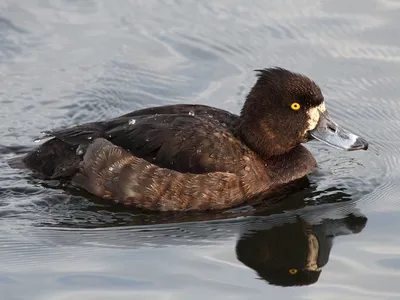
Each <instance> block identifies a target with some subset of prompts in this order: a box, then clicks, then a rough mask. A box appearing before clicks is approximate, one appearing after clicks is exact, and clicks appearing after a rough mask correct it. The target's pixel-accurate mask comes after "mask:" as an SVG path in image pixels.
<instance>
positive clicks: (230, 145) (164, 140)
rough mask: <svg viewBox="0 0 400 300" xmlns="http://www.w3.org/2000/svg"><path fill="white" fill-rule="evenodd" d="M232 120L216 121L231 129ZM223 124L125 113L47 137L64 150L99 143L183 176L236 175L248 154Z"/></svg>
mask: <svg viewBox="0 0 400 300" xmlns="http://www.w3.org/2000/svg"><path fill="white" fill-rule="evenodd" d="M228 114H229V113H228ZM228 116H229V118H228ZM237 118H238V117H237V116H235V115H231V114H229V115H226V116H225V117H224V118H222V121H226V122H228V124H233V123H234V121H235V120H237ZM228 124H226V123H224V122H221V120H220V119H218V118H216V117H212V118H210V117H209V116H205V114H203V115H202V114H200V113H199V115H196V113H194V114H189V113H188V114H167V113H165V114H152V115H151V114H143V115H134V116H133V114H128V115H125V116H121V117H119V118H116V119H112V120H110V121H105V122H95V123H87V124H83V125H79V126H75V127H72V128H68V129H62V130H54V131H51V132H49V133H48V134H49V135H51V136H54V137H56V138H57V139H59V140H61V141H64V142H65V143H68V144H70V145H89V144H91V143H92V142H93V141H94V140H95V139H97V138H104V139H107V140H109V141H110V142H111V143H113V144H114V145H117V146H120V147H122V148H123V149H125V150H127V151H129V152H130V153H132V154H133V155H135V156H137V157H139V158H143V159H145V160H147V161H149V162H150V163H152V164H155V165H158V166H159V167H162V168H168V169H173V170H176V171H179V172H183V173H206V172H215V171H220V172H236V171H237V170H238V168H240V163H239V160H240V159H241V157H242V156H243V154H244V153H245V152H247V151H249V150H248V148H247V147H246V146H245V145H243V144H242V143H241V141H240V140H238V139H237V138H236V137H235V136H234V134H233V131H232V128H230V127H229V126H228Z"/></svg>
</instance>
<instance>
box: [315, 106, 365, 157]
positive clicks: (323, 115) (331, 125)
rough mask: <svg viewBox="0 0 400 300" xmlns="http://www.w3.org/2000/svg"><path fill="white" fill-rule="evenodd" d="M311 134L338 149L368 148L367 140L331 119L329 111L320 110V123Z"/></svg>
mask: <svg viewBox="0 0 400 300" xmlns="http://www.w3.org/2000/svg"><path fill="white" fill-rule="evenodd" d="M310 134H311V136H312V137H314V138H315V139H317V140H319V141H321V142H324V143H326V144H328V145H330V146H332V147H334V148H337V149H341V150H347V151H354V150H367V149H368V142H367V141H366V140H364V139H363V138H360V137H359V136H357V135H355V134H354V133H351V132H349V131H347V130H345V129H343V128H341V127H340V126H339V125H338V124H336V123H335V122H334V121H333V120H332V119H331V117H330V115H329V114H328V112H327V111H324V112H322V111H320V118H319V121H318V124H317V126H316V127H315V128H314V129H313V130H311V131H310Z"/></svg>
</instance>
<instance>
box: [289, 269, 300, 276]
mask: <svg viewBox="0 0 400 300" xmlns="http://www.w3.org/2000/svg"><path fill="white" fill-rule="evenodd" d="M297 272H298V271H297V269H289V273H290V274H292V275H294V274H296V273H297Z"/></svg>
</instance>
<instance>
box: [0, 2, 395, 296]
mask: <svg viewBox="0 0 400 300" xmlns="http://www.w3.org/2000/svg"><path fill="white" fill-rule="evenodd" d="M246 3H247V2H246ZM399 14H400V4H399V3H398V2H397V1H395V0H376V1H372V0H371V1H365V0H356V1H351V2H348V1H344V0H342V1H336V0H327V1H314V0H300V1H278V0H273V1H262V0H260V1H251V2H248V3H247V4H245V2H243V1H239V0H235V1H234V0H232V1H221V0H220V1H178V0H162V1H148V0H147V1H139V0H136V1H133V0H132V1H119V2H118V5H116V4H115V3H113V2H112V1H106V0H84V1H71V0H70V1H67V0H42V1H39V0H31V1H22V0H12V1H2V2H1V3H0V101H1V104H2V105H1V110H0V119H1V120H2V122H1V124H0V132H1V140H0V153H1V160H0V164H1V171H0V180H1V183H2V185H1V187H0V195H1V197H0V198H1V199H0V288H1V290H2V299H13V300H14V299H33V300H35V299H59V300H61V299H62V300H66V299H204V298H206V299H265V298H266V297H267V298H274V299H324V300H326V299H338V298H339V299H340V298H342V299H394V298H395V299H397V298H398V297H399V296H400V287H399V285H398V278H399V275H400V254H399V253H400V238H399V236H398V228H399V226H400V221H399V218H398V217H397V216H398V215H399V209H400V205H399V204H398V197H397V195H398V194H399V192H400V185H399V184H398V182H399V176H400V173H399V171H398V170H399V169H400V168H399V166H400V159H399V157H400V154H399V151H400V150H399V149H400V140H399V138H398V137H399V135H398V132H399V130H400V122H399V121H398V115H399V111H400V108H399V104H398V103H399V99H398V95H399V86H400V76H399V75H398V74H399V71H398V70H399V67H400V40H399V39H398V38H396V36H397V33H398V28H399V25H400V21H399ZM276 65H277V66H281V67H285V68H288V69H291V70H294V71H298V72H302V73H305V74H307V75H309V76H310V77H312V78H313V79H314V80H315V81H316V82H317V83H318V84H319V85H320V86H321V88H322V89H323V92H324V95H325V97H326V101H327V103H326V104H327V107H328V109H329V110H330V113H331V115H332V116H333V117H334V118H335V119H336V120H337V121H338V122H339V123H340V124H341V125H343V126H344V127H346V128H348V129H351V130H352V131H353V132H355V133H357V134H359V135H361V136H362V137H364V138H366V139H367V140H368V141H369V142H370V149H369V150H368V151H367V152H361V151H359V152H353V153H345V152H341V151H338V150H335V149H333V148H329V147H328V146H324V145H322V144H321V143H317V142H313V143H310V144H309V145H308V147H309V148H310V149H311V151H312V152H313V153H314V155H315V156H316V158H317V160H318V162H319V171H318V172H317V173H316V174H314V175H313V176H311V178H310V181H311V185H310V186H309V187H308V188H304V189H301V190H296V191H293V192H292V194H291V196H290V197H287V199H285V200H286V202H285V203H286V204H285V205H286V206H285V207H284V208H278V207H266V208H263V209H259V210H257V211H254V210H252V209H251V208H248V207H245V208H241V209H238V210H235V211H233V212H230V213H225V214H219V215H210V216H207V220H205V217H204V216H179V215H177V216H174V217H167V216H164V215H143V214H140V213H138V212H135V211H129V210H125V209H124V208H123V207H116V206H111V205H109V204H108V203H104V202H102V201H99V200H97V199H93V198H91V197H89V196H86V197H83V196H82V195H79V194H76V193H74V192H73V191H68V190H63V189H61V188H60V187H62V184H61V183H59V182H52V181H50V182H41V181H40V180H38V179H36V178H35V177H33V176H31V175H30V174H27V173H25V172H20V171H16V170H12V169H10V168H9V167H8V166H7V164H6V163H5V160H6V159H8V158H11V157H13V156H15V155H16V154H21V153H25V152H26V151H28V149H30V148H31V147H34V146H36V145H37V143H34V139H35V138H37V137H38V136H40V132H42V131H44V132H45V131H46V130H49V129H53V128H59V127H62V126H71V125H75V124H78V123H82V122H89V121H95V120H101V119H103V118H109V117H114V116H117V115H119V114H123V113H126V112H129V111H131V110H134V109H140V108H144V107H149V106H154V105H161V104H173V103H183V102H184V103H201V104H209V105H213V106H217V107H221V108H225V109H228V110H230V111H232V112H235V113H238V112H239V110H240V108H241V105H242V104H243V100H244V97H245V95H246V93H247V92H248V90H249V88H250V87H251V86H252V84H253V83H254V81H255V76H254V72H253V71H252V70H254V69H260V68H264V67H269V66H276ZM60 185H61V186H60ZM315 238H316V239H317V240H318V249H319V251H318V252H317V253H316V252H315V251H314V252H313V251H311V250H310V249H312V246H310V245H314V244H315ZM313 243H314V244H313ZM310 247H311V248H310ZM302 257H308V260H309V262H310V264H312V262H315V261H317V262H318V266H322V271H321V273H320V274H319V276H314V277H313V278H308V279H305V280H304V281H305V283H308V285H305V286H302V287H287V288H282V287H281V286H280V285H279V284H281V285H282V284H284V282H286V284H288V280H290V278H289V279H288V278H287V277H288V276H287V273H285V274H283V275H281V277H279V276H280V275H279V274H281V273H279V270H289V269H292V268H296V266H298V262H299V260H301V259H302ZM289 277H290V276H289ZM285 280H286V281H285Z"/></svg>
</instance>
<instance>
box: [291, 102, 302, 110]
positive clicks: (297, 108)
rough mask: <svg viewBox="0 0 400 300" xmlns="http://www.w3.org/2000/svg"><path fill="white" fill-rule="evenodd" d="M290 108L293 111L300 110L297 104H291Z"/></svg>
mask: <svg viewBox="0 0 400 300" xmlns="http://www.w3.org/2000/svg"><path fill="white" fill-rule="evenodd" d="M290 108H291V109H293V110H299V109H300V104H299V103H297V102H293V103H292V104H291V105H290Z"/></svg>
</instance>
